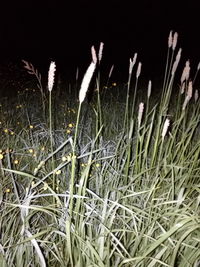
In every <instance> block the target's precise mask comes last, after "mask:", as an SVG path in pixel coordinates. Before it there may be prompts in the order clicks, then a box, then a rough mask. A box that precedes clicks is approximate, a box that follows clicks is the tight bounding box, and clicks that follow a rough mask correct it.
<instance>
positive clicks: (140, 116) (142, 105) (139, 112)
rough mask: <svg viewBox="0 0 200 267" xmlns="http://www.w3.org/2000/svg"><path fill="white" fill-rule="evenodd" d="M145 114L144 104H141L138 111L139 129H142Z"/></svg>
mask: <svg viewBox="0 0 200 267" xmlns="http://www.w3.org/2000/svg"><path fill="white" fill-rule="evenodd" d="M143 112H144V103H140V104H139V111H138V128H140V125H141V121H142V114H143Z"/></svg>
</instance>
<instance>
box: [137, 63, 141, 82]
mask: <svg viewBox="0 0 200 267" xmlns="http://www.w3.org/2000/svg"><path fill="white" fill-rule="evenodd" d="M141 67H142V63H141V62H139V63H138V68H137V73H136V78H137V79H138V77H139V76H140V73H141Z"/></svg>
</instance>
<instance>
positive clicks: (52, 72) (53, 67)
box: [48, 61, 56, 92]
mask: <svg viewBox="0 0 200 267" xmlns="http://www.w3.org/2000/svg"><path fill="white" fill-rule="evenodd" d="M55 71H56V64H55V62H53V61H52V62H51V64H50V67H49V75H48V89H49V92H51V91H52V89H53V84H54V76H55Z"/></svg>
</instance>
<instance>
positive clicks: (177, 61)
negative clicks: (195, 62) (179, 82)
mask: <svg viewBox="0 0 200 267" xmlns="http://www.w3.org/2000/svg"><path fill="white" fill-rule="evenodd" d="M181 52H182V49H181V48H180V49H179V51H178V53H177V56H176V60H175V62H174V65H173V67H172V73H171V74H172V76H173V75H174V74H175V72H176V69H177V67H178V64H179V61H180V58H181Z"/></svg>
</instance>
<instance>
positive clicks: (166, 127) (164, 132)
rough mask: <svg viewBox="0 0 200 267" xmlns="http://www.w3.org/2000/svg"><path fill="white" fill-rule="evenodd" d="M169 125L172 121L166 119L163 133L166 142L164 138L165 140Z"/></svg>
mask: <svg viewBox="0 0 200 267" xmlns="http://www.w3.org/2000/svg"><path fill="white" fill-rule="evenodd" d="M169 123H170V120H169V119H166V120H165V123H164V126H163V131H162V140H164V138H165V135H166V133H167V130H168V128H169Z"/></svg>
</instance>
